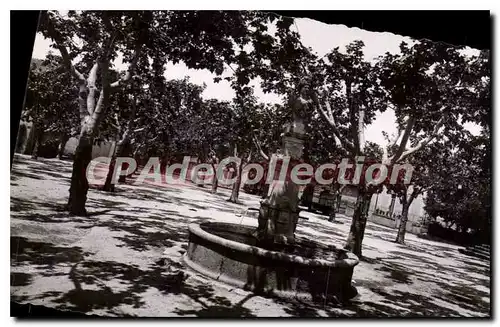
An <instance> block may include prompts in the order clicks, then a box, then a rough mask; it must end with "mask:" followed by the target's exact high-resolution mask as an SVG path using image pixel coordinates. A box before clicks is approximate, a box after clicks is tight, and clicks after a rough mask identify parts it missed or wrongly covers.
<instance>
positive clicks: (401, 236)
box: [396, 201, 410, 244]
mask: <svg viewBox="0 0 500 327" xmlns="http://www.w3.org/2000/svg"><path fill="white" fill-rule="evenodd" d="M405 202H406V201H405ZM409 209H410V203H409V202H408V203H403V210H402V212H401V221H400V222H399V229H398V236H396V243H399V244H404V243H405V234H406V222H407V221H408V211H409Z"/></svg>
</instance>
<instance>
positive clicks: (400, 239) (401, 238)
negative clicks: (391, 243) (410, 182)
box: [396, 189, 418, 244]
mask: <svg viewBox="0 0 500 327" xmlns="http://www.w3.org/2000/svg"><path fill="white" fill-rule="evenodd" d="M417 196H418V191H417V190H415V189H414V190H413V192H412V194H411V195H410V198H409V199H408V200H407V198H406V194H403V195H402V197H401V204H402V205H403V210H402V212H401V220H400V222H399V228H398V235H397V236H396V243H399V244H404V242H405V234H406V223H407V222H408V212H409V211H410V206H411V203H412V202H413V200H414V199H415V198H416V197H417Z"/></svg>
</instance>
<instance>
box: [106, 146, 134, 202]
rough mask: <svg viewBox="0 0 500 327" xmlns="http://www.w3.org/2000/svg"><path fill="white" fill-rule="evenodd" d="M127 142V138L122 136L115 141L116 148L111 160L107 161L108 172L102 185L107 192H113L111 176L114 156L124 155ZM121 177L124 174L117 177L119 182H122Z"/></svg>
mask: <svg viewBox="0 0 500 327" xmlns="http://www.w3.org/2000/svg"><path fill="white" fill-rule="evenodd" d="M127 142H128V139H127V138H123V139H121V140H120V141H118V142H117V143H116V149H115V151H114V154H113V156H112V157H111V162H110V163H109V168H108V174H107V175H106V181H105V183H104V186H103V187H102V190H103V191H107V192H114V191H115V184H114V183H112V178H113V173H114V171H115V166H116V158H118V157H123V156H124V155H125V148H126V145H127ZM121 177H125V176H120V178H119V179H118V181H119V182H122V183H123V182H124V180H123V179H122V178H121Z"/></svg>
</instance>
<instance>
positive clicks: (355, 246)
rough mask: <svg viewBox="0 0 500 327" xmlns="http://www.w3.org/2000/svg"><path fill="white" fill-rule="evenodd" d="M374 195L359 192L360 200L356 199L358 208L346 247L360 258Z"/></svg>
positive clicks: (355, 211)
mask: <svg viewBox="0 0 500 327" xmlns="http://www.w3.org/2000/svg"><path fill="white" fill-rule="evenodd" d="M372 195H373V193H371V192H368V191H366V190H364V189H360V190H359V194H358V198H357V199H356V208H355V209H354V215H353V217H352V223H351V229H350V231H349V236H348V237H347V242H346V245H345V247H344V248H345V249H346V250H349V251H351V252H353V253H354V254H355V255H357V256H358V257H359V258H361V256H362V253H361V245H362V243H363V237H364V234H365V227H366V218H367V216H368V209H369V207H370V200H371V198H372Z"/></svg>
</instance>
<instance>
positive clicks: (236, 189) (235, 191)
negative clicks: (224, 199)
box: [228, 163, 243, 203]
mask: <svg viewBox="0 0 500 327" xmlns="http://www.w3.org/2000/svg"><path fill="white" fill-rule="evenodd" d="M242 171H243V163H240V164H236V169H235V170H234V173H233V178H234V177H236V181H235V182H234V183H233V188H232V190H231V197H229V200H228V201H229V202H233V203H238V198H239V196H240V187H241V172H242Z"/></svg>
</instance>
